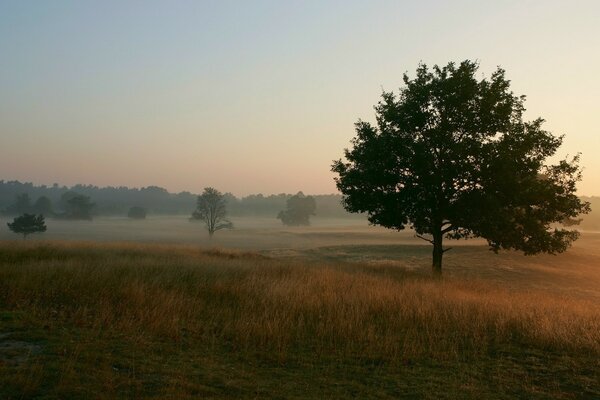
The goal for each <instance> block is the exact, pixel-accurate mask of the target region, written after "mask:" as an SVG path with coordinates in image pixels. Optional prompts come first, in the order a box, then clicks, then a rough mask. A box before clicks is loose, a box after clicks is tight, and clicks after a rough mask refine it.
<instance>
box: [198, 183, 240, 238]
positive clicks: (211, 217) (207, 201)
mask: <svg viewBox="0 0 600 400" xmlns="http://www.w3.org/2000/svg"><path fill="white" fill-rule="evenodd" d="M192 219H195V220H200V221H203V222H204V224H205V225H206V230H207V231H208V236H209V237H210V238H212V237H213V235H214V234H215V232H216V231H219V230H221V229H231V228H233V224H232V223H231V222H230V221H229V220H228V219H227V201H226V200H225V195H223V193H221V192H219V191H218V190H217V189H215V188H212V187H207V188H204V192H203V193H202V194H201V195H200V196H198V201H197V204H196V211H194V213H193V214H192Z"/></svg>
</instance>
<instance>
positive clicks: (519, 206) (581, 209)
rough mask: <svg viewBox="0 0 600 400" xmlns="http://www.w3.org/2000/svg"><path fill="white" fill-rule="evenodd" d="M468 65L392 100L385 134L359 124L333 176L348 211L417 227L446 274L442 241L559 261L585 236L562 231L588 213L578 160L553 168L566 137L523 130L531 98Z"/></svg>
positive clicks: (500, 73)
mask: <svg viewBox="0 0 600 400" xmlns="http://www.w3.org/2000/svg"><path fill="white" fill-rule="evenodd" d="M477 70H478V65H477V63H475V62H472V61H469V60H467V61H463V62H462V63H460V64H459V65H456V64H454V63H449V64H448V65H446V66H445V67H438V66H434V67H433V70H430V69H429V68H428V67H427V66H426V65H423V64H421V65H419V67H418V69H417V73H416V77H415V78H413V79H411V78H409V77H408V76H407V75H404V84H405V86H404V87H403V88H401V89H400V93H399V95H395V94H394V93H391V92H384V93H383V95H382V100H381V101H380V102H379V103H378V104H377V106H376V107H375V110H376V117H377V125H376V126H373V125H371V124H370V123H367V122H363V121H358V122H357V123H356V137H355V138H354V139H353V140H352V148H351V149H346V150H345V158H346V160H345V161H342V160H341V159H340V160H337V161H334V163H333V166H332V171H333V172H335V173H337V174H338V176H337V177H336V178H335V181H336V184H337V187H338V189H339V190H340V191H341V192H342V194H343V205H344V207H345V208H346V209H347V210H348V211H350V212H366V213H367V214H368V218H369V221H370V222H371V223H372V224H376V225H382V226H384V227H386V228H391V229H396V230H402V229H405V227H407V226H408V227H411V228H413V229H414V230H415V231H416V234H417V236H418V237H419V238H422V239H424V240H426V241H427V242H429V243H431V244H432V245H433V254H432V259H433V262H432V268H433V271H434V273H436V274H440V273H441V270H442V256H443V254H444V253H445V252H446V251H448V250H450V248H444V247H443V240H444V238H449V239H461V238H470V237H482V238H484V239H486V240H487V242H488V244H489V246H490V248H491V249H492V250H493V251H495V252H497V251H498V250H499V249H513V250H520V251H523V252H524V253H525V254H535V253H540V252H545V253H560V252H563V251H565V250H566V249H567V248H568V247H569V246H570V245H571V243H572V242H573V241H574V240H576V239H577V237H578V232H577V231H575V230H568V229H565V228H564V227H559V226H558V225H559V224H560V223H561V222H562V221H565V220H574V219H575V218H576V217H577V216H578V215H579V214H582V213H587V212H589V211H590V208H589V203H587V202H584V201H582V200H581V199H579V198H578V197H577V195H576V183H577V182H578V181H579V180H581V171H580V169H579V166H578V161H579V156H575V157H573V158H572V159H564V160H562V161H559V162H558V163H557V164H554V165H549V164H547V163H546V160H547V159H548V158H549V157H551V156H553V155H554V154H555V153H556V151H557V150H558V148H559V147H560V145H561V144H562V136H558V137H557V136H554V135H552V134H551V133H550V132H548V131H545V130H544V129H542V124H543V122H544V121H543V120H542V119H541V118H538V119H536V120H534V121H524V120H523V112H524V111H525V108H524V106H523V103H524V100H525V98H524V96H515V95H514V94H513V92H512V91H510V89H509V87H510V82H509V81H508V80H507V79H505V76H504V75H505V72H504V70H502V69H500V68H498V69H497V70H496V71H495V72H494V73H493V74H492V75H491V77H490V78H489V79H482V80H479V79H477V78H476V72H477Z"/></svg>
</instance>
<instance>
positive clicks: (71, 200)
mask: <svg viewBox="0 0 600 400" xmlns="http://www.w3.org/2000/svg"><path fill="white" fill-rule="evenodd" d="M61 203H62V204H63V207H64V210H65V213H64V215H63V216H64V217H65V218H68V219H87V220H91V219H92V209H93V208H94V206H95V204H94V203H92V202H91V201H90V197H89V196H84V195H82V194H79V193H76V192H71V191H70V192H66V193H65V194H63V195H62V197H61Z"/></svg>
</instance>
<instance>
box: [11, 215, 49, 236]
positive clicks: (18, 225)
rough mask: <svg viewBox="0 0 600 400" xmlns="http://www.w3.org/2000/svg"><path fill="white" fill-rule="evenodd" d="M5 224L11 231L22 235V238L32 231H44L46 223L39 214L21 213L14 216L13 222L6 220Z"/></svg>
mask: <svg viewBox="0 0 600 400" xmlns="http://www.w3.org/2000/svg"><path fill="white" fill-rule="evenodd" d="M6 225H8V229H10V230H11V231H12V232H14V233H17V234H20V235H23V239H26V238H27V235H30V234H32V233H38V232H40V233H41V232H46V223H45V221H44V216H43V215H41V214H40V215H35V214H23V215H21V216H19V217H15V219H14V220H13V222H8V223H7V224H6Z"/></svg>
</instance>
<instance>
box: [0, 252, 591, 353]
mask: <svg viewBox="0 0 600 400" xmlns="http://www.w3.org/2000/svg"><path fill="white" fill-rule="evenodd" d="M0 308H2V309H5V310H17V311H24V312H26V313H28V314H29V315H31V316H32V318H33V319H35V320H36V321H41V322H40V323H42V324H45V325H47V326H48V327H49V328H52V327H58V326H65V325H68V326H77V327H81V328H89V329H93V330H96V331H99V332H103V331H104V332H106V331H112V332H120V333H121V334H123V335H130V336H136V335H150V336H153V337H163V338H165V339H167V340H173V341H177V340H183V339H185V340H193V341H196V342H198V343H202V344H205V345H206V346H210V345H227V346H230V347H231V348H232V349H233V350H235V351H245V352H256V351H260V352H262V353H265V354H270V355H272V357H274V358H276V359H278V360H286V359H287V358H288V357H290V356H291V355H293V354H295V353H296V352H299V351H301V352H306V351H308V352H311V353H312V354H314V355H315V357H318V356H320V355H322V356H326V357H355V358H358V359H363V360H383V361H386V362H390V363H394V362H405V361H406V360H410V359H414V358H420V357H431V358H435V359H443V360H454V359H458V358H465V357H466V358H468V357H472V356H476V355H478V354H484V353H489V352H494V351H496V350H497V349H499V348H502V347H503V346H513V345H516V346H531V347H535V348H542V349H545V350H550V351H552V350H557V351H559V350H560V351H564V350H568V351H577V352H594V353H598V354H600V318H599V316H600V306H599V305H598V304H597V303H594V302H588V301H585V300H581V299H571V298H567V297H555V296H553V295H551V294H549V293H548V292H544V291H536V292H532V291H527V292H525V291H515V290H510V289H507V288H502V287H498V286H495V285H493V284H491V283H486V282H482V281H476V280H453V279H444V280H441V281H438V280H430V279H428V278H426V277H421V276H418V275H411V274H408V273H405V272H402V271H401V270H393V269H389V268H388V269H385V268H383V267H382V268H377V267H373V266H369V267H361V266H351V265H304V264H301V263H290V262H283V261H278V260H271V259H267V258H264V257H261V256H259V255H257V254H252V253H235V252H225V251H218V250H212V251H201V250H198V249H194V248H192V247H173V246H170V247H166V246H152V247H150V246H143V245H130V244H103V245H98V244H91V243H78V244H64V243H46V244H43V245H39V244H27V243H16V242H15V243H4V244H2V245H0Z"/></svg>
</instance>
